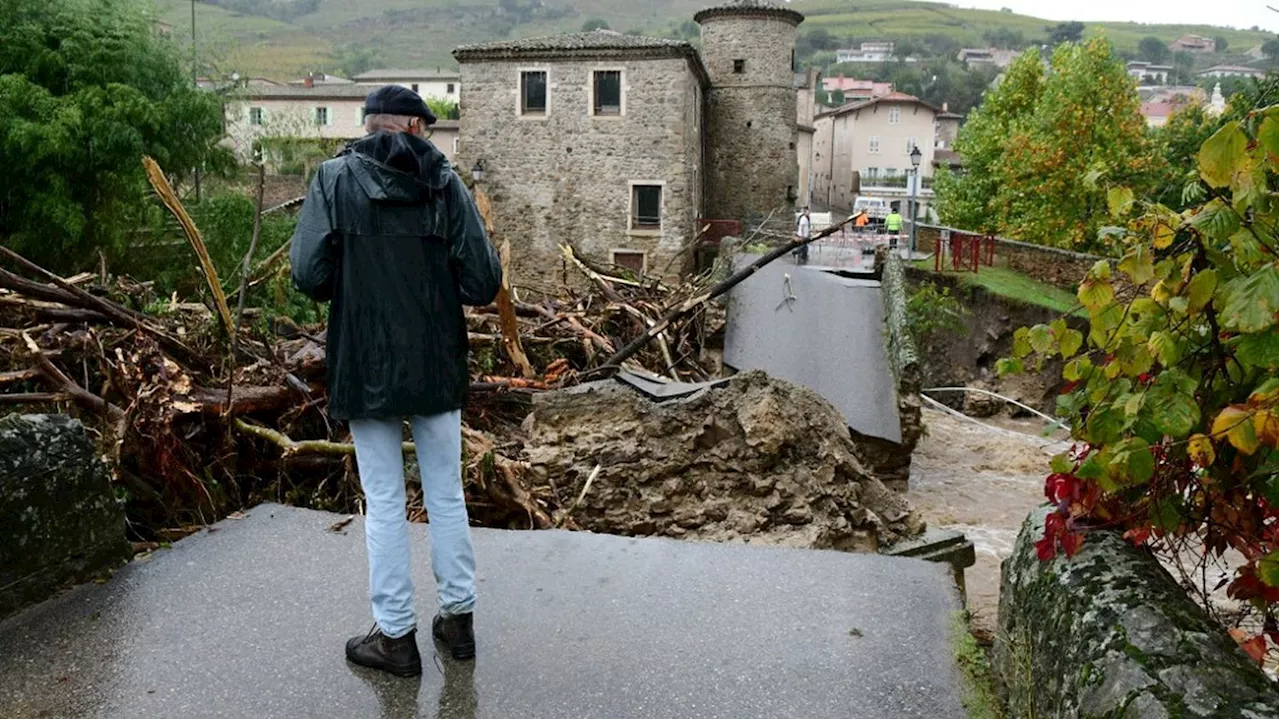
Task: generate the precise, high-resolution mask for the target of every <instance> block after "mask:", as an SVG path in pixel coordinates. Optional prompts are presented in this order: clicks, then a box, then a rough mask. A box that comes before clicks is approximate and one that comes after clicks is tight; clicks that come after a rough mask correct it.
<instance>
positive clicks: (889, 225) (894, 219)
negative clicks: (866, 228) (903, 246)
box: [884, 210, 902, 235]
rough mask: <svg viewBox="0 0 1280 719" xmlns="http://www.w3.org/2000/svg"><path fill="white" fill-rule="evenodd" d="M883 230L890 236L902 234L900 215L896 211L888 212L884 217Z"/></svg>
mask: <svg viewBox="0 0 1280 719" xmlns="http://www.w3.org/2000/svg"><path fill="white" fill-rule="evenodd" d="M884 230H885V232H888V233H889V234H891V235H897V234H901V233H902V215H899V214H898V211H897V210H889V214H888V215H885V218H884Z"/></svg>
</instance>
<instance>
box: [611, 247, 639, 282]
mask: <svg viewBox="0 0 1280 719" xmlns="http://www.w3.org/2000/svg"><path fill="white" fill-rule="evenodd" d="M622 254H626V255H640V272H639V276H641V277H643V276H644V274H645V272H646V271H647V270H648V269H649V253H648V252H645V251H644V250H637V249H635V248H631V247H614V248H611V249H610V250H609V264H611V265H613V266H614V267H626V269H629V270H630V269H631V268H630V267H627V266H626V265H624V264H622V263H620V262H618V255H622Z"/></svg>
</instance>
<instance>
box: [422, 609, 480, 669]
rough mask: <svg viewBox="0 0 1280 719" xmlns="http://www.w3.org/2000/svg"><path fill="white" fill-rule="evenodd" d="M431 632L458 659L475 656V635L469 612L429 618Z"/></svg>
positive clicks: (473, 657) (462, 659) (463, 659)
mask: <svg viewBox="0 0 1280 719" xmlns="http://www.w3.org/2000/svg"><path fill="white" fill-rule="evenodd" d="M431 634H432V636H434V637H435V638H436V640H437V641H439V642H440V643H442V644H444V645H445V646H447V647H449V654H450V655H452V656H453V658H454V659H457V660H458V661H465V660H467V659H475V658H476V635H475V631H474V630H473V629H472V626H471V614H470V613H467V614H455V615H453V616H451V617H442V616H440V615H439V614H437V615H436V618H435V619H433V620H431Z"/></svg>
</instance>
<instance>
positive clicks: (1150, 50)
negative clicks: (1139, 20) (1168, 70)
mask: <svg viewBox="0 0 1280 719" xmlns="http://www.w3.org/2000/svg"><path fill="white" fill-rule="evenodd" d="M1169 54H1170V53H1169V46H1168V45H1165V44H1164V40H1161V39H1160V38H1158V37H1151V36H1150V35H1148V36H1147V37H1144V38H1142V41H1141V42H1139V43H1138V56H1139V57H1141V58H1142V59H1143V60H1146V61H1147V62H1151V63H1157V64H1159V63H1163V62H1167V61H1168V60H1169Z"/></svg>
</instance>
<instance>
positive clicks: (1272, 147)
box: [1258, 115, 1280, 586]
mask: <svg viewBox="0 0 1280 719" xmlns="http://www.w3.org/2000/svg"><path fill="white" fill-rule="evenodd" d="M1277 147H1280V132H1277V123H1276V116H1275V115H1267V118H1266V119H1265V120H1263V121H1262V124H1261V125H1259V126H1258V149H1259V150H1261V151H1262V152H1264V153H1265V154H1266V160H1267V162H1269V163H1270V164H1271V171H1272V172H1276V170H1277V160H1278V159H1280V157H1278V156H1277V153H1278V151H1277V149H1276V148H1277ZM1271 586H1275V585H1274V584H1273V585H1271Z"/></svg>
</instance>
